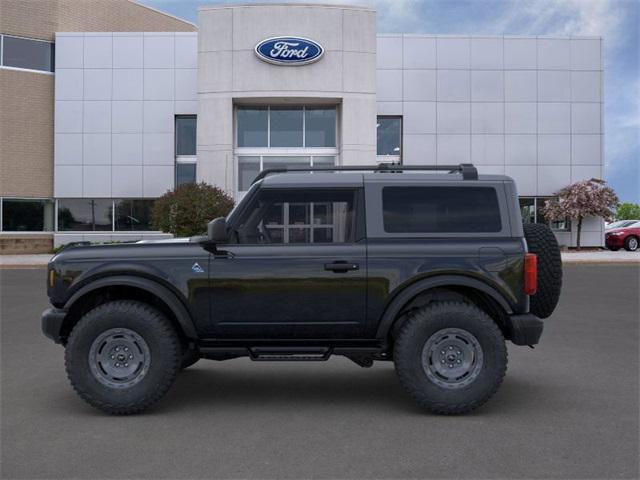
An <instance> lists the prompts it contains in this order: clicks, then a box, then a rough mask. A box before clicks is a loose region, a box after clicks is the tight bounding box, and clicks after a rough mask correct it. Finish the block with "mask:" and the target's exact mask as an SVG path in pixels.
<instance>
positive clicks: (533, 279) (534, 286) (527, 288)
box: [524, 253, 538, 295]
mask: <svg viewBox="0 0 640 480" xmlns="http://www.w3.org/2000/svg"><path fill="white" fill-rule="evenodd" d="M537 290H538V257H537V255H536V254H534V253H525V255H524V293H525V294H527V295H535V293H536V291H537Z"/></svg>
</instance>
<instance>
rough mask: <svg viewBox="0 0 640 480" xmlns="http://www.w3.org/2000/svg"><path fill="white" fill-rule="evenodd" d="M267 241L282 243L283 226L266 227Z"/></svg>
mask: <svg viewBox="0 0 640 480" xmlns="http://www.w3.org/2000/svg"><path fill="white" fill-rule="evenodd" d="M267 237H268V240H269V242H268V243H284V228H282V227H280V228H273V227H267Z"/></svg>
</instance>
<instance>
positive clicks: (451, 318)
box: [394, 302, 507, 415]
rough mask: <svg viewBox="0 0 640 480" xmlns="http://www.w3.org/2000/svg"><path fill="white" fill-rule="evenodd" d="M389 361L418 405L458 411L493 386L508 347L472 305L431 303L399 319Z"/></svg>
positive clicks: (502, 370)
mask: <svg viewBox="0 0 640 480" xmlns="http://www.w3.org/2000/svg"><path fill="white" fill-rule="evenodd" d="M394 362H395V367H396V372H397V373H398V377H399V378H400V383H401V384H402V385H403V387H404V388H405V389H406V390H407V391H408V392H409V394H410V395H411V396H412V397H413V398H414V399H415V400H416V402H418V404H419V405H420V406H422V407H425V408H426V409H427V410H429V411H431V412H434V413H440V414H449V415H451V414H460V413H466V412H470V411H471V410H474V409H476V408H478V407H480V406H481V405H482V404H484V403H485V402H486V401H487V400H489V398H491V396H492V395H493V394H494V393H495V392H496V390H497V389H498V387H499V386H500V384H501V383H502V379H503V378H504V375H505V373H506V370H507V347H506V345H505V341H504V337H503V335H502V332H501V331H500V329H499V328H498V326H497V325H496V324H495V322H494V321H493V320H492V319H491V318H490V317H489V316H488V315H487V314H486V313H484V312H483V311H482V310H480V309H478V308H477V307H476V306H474V305H470V304H467V303H464V302H442V303H434V304H431V305H429V306H427V307H423V308H421V309H419V310H417V311H416V312H413V313H411V314H410V317H409V318H408V319H407V320H406V321H405V322H404V323H403V324H402V326H401V327H400V331H399V332H398V335H397V338H396V341H395V348H394Z"/></svg>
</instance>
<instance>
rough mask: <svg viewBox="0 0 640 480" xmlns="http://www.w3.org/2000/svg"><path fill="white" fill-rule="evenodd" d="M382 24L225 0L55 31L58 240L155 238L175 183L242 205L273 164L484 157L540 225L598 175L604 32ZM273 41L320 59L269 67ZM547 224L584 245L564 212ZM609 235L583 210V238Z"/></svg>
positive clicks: (304, 8) (367, 16)
mask: <svg viewBox="0 0 640 480" xmlns="http://www.w3.org/2000/svg"><path fill="white" fill-rule="evenodd" d="M375 25H376V18H375V11H374V10H371V9H367V8H362V7H343V6H321V5H254V6H242V5H235V6H234V5H226V6H215V7H202V8H201V9H200V10H199V20H198V28H199V31H198V33H197V34H195V33H184V32H183V33H178V32H176V33H144V34H143V33H135V32H124V33H122V32H120V33H91V34H89V33H82V32H71V33H59V34H58V35H57V37H56V69H55V76H56V79H55V80H56V81H55V100H56V103H55V155H54V157H55V158H54V163H55V179H54V185H55V193H54V194H55V197H56V215H55V217H56V218H55V243H56V244H61V243H66V242H69V241H78V240H104V239H109V240H121V239H134V238H142V237H157V236H161V234H160V232H153V230H151V228H152V227H151V226H150V225H149V220H148V218H149V209H150V205H151V202H152V201H153V199H154V198H157V197H158V196H160V195H162V193H164V192H165V191H167V190H170V189H173V188H174V187H175V186H176V185H177V184H180V183H183V182H191V181H205V182H207V183H211V184H214V185H217V186H220V187H221V188H223V189H225V190H226V191H227V192H229V193H230V194H231V195H233V196H234V197H235V198H236V199H240V198H241V197H242V195H243V192H244V191H246V189H247V188H248V185H249V184H250V182H251V180H252V179H253V177H255V175H256V174H257V173H258V172H259V171H260V170H261V169H263V168H268V167H271V166H276V165H330V164H338V165H372V164H375V163H376V162H379V161H385V162H388V161H395V162H402V163H404V164H407V165H423V164H424V165H428V164H452V163H454V164H457V163H473V164H475V165H476V166H477V167H478V170H479V171H480V173H500V174H506V175H509V176H511V177H513V178H514V179H515V180H516V182H517V185H518V189H519V194H520V196H521V206H522V210H523V217H524V221H534V222H535V221H538V222H544V221H545V220H544V216H543V215H542V212H541V207H542V205H543V202H544V200H545V199H546V198H548V197H550V196H552V195H553V193H554V192H556V191H557V190H558V189H560V188H562V187H564V186H566V185H568V184H570V183H572V182H574V181H577V180H581V179H588V178H602V177H603V163H604V162H603V128H602V125H603V118H602V115H603V99H602V91H603V88H602V83H603V68H602V65H603V61H602V41H601V39H599V38H542V37H540V38H538V37H474V36H433V35H376V28H375ZM274 37H275V38H280V39H283V38H285V41H286V38H289V39H290V40H291V39H292V38H294V39H295V38H297V39H302V40H303V41H305V42H306V41H307V40H308V41H310V42H311V47H310V48H313V44H315V45H318V46H319V47H320V49H321V50H322V53H321V55H320V56H319V57H318V58H317V60H316V61H314V62H313V63H304V64H297V65H294V66H293V65H287V64H274V63H273V62H272V61H265V60H269V59H268V58H263V57H260V56H259V55H258V54H257V52H256V46H257V45H259V44H260V43H261V42H263V41H266V40H268V39H273V38H274ZM294 43H295V42H294ZM291 48H293V49H295V47H291ZM307 53H308V52H307ZM196 131H197V133H196ZM552 227H553V228H554V229H555V231H556V234H557V236H558V239H559V241H560V243H561V244H564V245H572V244H575V231H574V230H575V228H573V229H572V226H571V225H570V223H569V222H557V223H554V224H553V225H552ZM602 229H603V226H602V221H601V220H599V219H590V220H588V221H587V222H586V223H585V224H584V225H583V237H582V243H583V245H602V240H603V239H602V237H603V231H602Z"/></svg>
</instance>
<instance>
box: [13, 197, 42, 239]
mask: <svg viewBox="0 0 640 480" xmlns="http://www.w3.org/2000/svg"><path fill="white" fill-rule="evenodd" d="M2 230H3V231H5V232H50V231H51V230H53V202H52V201H51V200H27V199H8V198H5V199H3V200H2Z"/></svg>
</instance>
